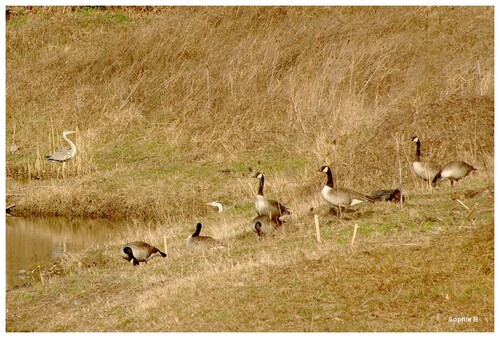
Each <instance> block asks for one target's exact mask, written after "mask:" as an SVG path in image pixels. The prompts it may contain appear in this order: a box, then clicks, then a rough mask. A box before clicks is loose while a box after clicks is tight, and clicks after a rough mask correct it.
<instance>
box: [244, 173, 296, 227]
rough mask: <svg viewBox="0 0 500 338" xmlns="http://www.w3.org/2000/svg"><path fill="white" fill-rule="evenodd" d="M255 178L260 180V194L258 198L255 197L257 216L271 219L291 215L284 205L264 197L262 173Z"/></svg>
mask: <svg viewBox="0 0 500 338" xmlns="http://www.w3.org/2000/svg"><path fill="white" fill-rule="evenodd" d="M253 177H254V178H258V179H259V192H258V193H257V196H255V210H256V211H257V214H258V215H259V216H269V217H271V218H279V217H281V216H283V215H290V214H291V212H290V210H289V209H288V208H287V207H285V206H284V205H283V204H281V203H279V202H277V201H275V200H269V199H267V198H265V197H264V175H263V174H262V173H256V174H255V176H253Z"/></svg>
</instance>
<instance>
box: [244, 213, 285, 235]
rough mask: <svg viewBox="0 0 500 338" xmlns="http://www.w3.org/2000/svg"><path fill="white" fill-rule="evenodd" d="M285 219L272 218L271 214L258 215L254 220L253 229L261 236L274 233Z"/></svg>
mask: <svg viewBox="0 0 500 338" xmlns="http://www.w3.org/2000/svg"><path fill="white" fill-rule="evenodd" d="M282 224H283V221H282V220H281V219H279V218H271V217H269V216H257V217H255V218H254V219H253V220H252V222H251V226H252V230H253V231H255V232H257V235H259V237H261V236H263V235H268V234H270V233H272V232H273V231H274V230H275V229H276V228H279V227H280V226H281V225H282Z"/></svg>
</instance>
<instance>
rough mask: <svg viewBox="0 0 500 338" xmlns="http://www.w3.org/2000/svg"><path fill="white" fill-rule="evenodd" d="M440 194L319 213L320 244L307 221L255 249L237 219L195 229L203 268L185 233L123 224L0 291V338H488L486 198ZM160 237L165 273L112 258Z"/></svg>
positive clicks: (156, 266) (490, 253) (484, 194)
mask: <svg viewBox="0 0 500 338" xmlns="http://www.w3.org/2000/svg"><path fill="white" fill-rule="evenodd" d="M472 184H473V185H475V186H480V185H482V184H484V182H483V181H480V180H477V178H476V179H474V182H472ZM446 191H447V189H446ZM446 191H438V192H433V193H431V194H428V193H422V194H415V195H412V196H410V197H409V199H408V201H407V203H406V204H405V206H404V208H403V209H400V208H399V206H397V205H395V204H392V203H383V204H376V205H373V206H364V207H361V208H359V209H358V211H356V212H352V213H349V214H347V215H345V217H343V218H337V217H335V216H331V215H329V214H327V213H324V212H320V213H319V219H320V228H321V238H322V243H321V244H319V243H317V242H316V238H315V231H314V225H313V219H312V214H307V213H304V214H303V215H302V216H300V217H292V218H289V219H288V222H287V223H286V224H285V225H284V227H283V228H282V229H281V230H280V231H278V232H277V233H276V234H275V235H274V236H272V237H269V238H265V239H263V240H261V241H258V240H257V238H256V235H255V234H253V233H252V232H251V230H250V226H249V219H251V217H253V216H252V215H250V214H241V213H240V212H238V211H237V210H233V211H229V212H228V213H227V214H222V215H219V214H212V215H210V216H207V217H205V218H204V219H203V222H204V225H205V226H204V230H203V232H204V234H205V235H211V236H214V237H216V238H219V239H222V240H223V241H225V242H226V244H227V249H225V250H222V251H217V252H208V253H205V254H192V253H190V252H187V251H186V250H185V248H184V239H185V237H186V236H187V235H188V234H189V233H191V232H192V231H193V230H194V224H193V223H191V224H189V222H179V223H175V222H169V223H165V224H157V225H156V226H153V227H151V224H149V225H141V224H140V223H138V224H134V225H131V227H130V228H129V229H124V230H123V232H122V233H121V234H118V235H117V236H116V238H115V240H113V241H110V242H109V243H107V244H105V245H103V246H101V247H95V248H92V249H89V250H88V251H86V252H82V253H75V254H69V255H67V256H65V257H62V258H61V259H60V260H58V261H57V262H56V263H54V264H53V265H50V266H45V267H42V268H41V269H35V270H34V271H33V272H32V273H31V275H30V277H29V278H32V279H31V282H30V284H31V286H29V287H23V288H18V289H14V290H10V291H8V292H7V321H6V324H7V330H8V331H174V332H178V331H240V332H241V331H316V332H317V331H342V332H344V331H493V327H494V313H493V302H494V297H493V295H494V293H493V292H494V291H493V290H494V289H493V276H494V262H493V257H494V249H493V246H494V232H493V230H494V229H493V228H494V226H493V216H494V212H493V208H492V205H493V194H492V193H491V191H490V190H488V189H486V190H481V192H479V193H478V194H476V195H475V196H474V197H468V198H467V197H463V196H461V198H462V200H461V202H463V203H464V204H465V205H466V206H467V207H468V208H469V209H473V212H472V214H471V213H470V210H467V209H466V208H465V207H464V206H462V205H461V204H460V202H458V201H456V200H452V199H450V198H449V196H448V195H447V194H446ZM461 192H467V190H461ZM468 196H471V194H469V195H468ZM474 205H476V206H474ZM486 206H488V207H486ZM354 224H358V225H359V229H358V233H357V236H356V239H355V242H354V245H352V246H351V239H352V234H353V228H354ZM163 236H165V237H166V238H167V246H168V254H169V257H168V258H167V259H160V258H156V259H154V260H152V261H150V262H149V263H148V264H145V265H141V266H140V267H138V268H135V267H133V266H132V265H131V264H130V263H128V262H126V261H124V260H123V259H122V258H121V257H119V255H118V251H119V248H120V246H121V245H123V243H125V242H126V241H129V240H130V239H131V238H133V239H140V240H146V241H148V242H150V243H153V244H155V245H157V246H158V247H160V248H163V240H162V238H163ZM41 308H43V309H44V310H43V311H40V310H37V309H41ZM56 313H57V315H54V314H56ZM457 317H470V318H474V317H477V319H478V320H477V321H473V322H471V323H456V322H453V319H454V318H457ZM450 318H452V321H450Z"/></svg>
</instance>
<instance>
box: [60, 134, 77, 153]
mask: <svg viewBox="0 0 500 338" xmlns="http://www.w3.org/2000/svg"><path fill="white" fill-rule="evenodd" d="M62 136H63V139H65V140H66V142H68V143H69V145H70V146H71V157H73V156H75V154H76V146H75V144H74V143H73V142H71V140H70V139H69V138H68V136H67V135H66V134H65V133H63V135H62Z"/></svg>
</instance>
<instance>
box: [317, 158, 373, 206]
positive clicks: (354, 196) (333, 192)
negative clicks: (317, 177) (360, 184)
mask: <svg viewBox="0 0 500 338" xmlns="http://www.w3.org/2000/svg"><path fill="white" fill-rule="evenodd" d="M320 171H321V172H324V173H325V174H326V176H327V182H326V184H325V185H324V187H323V189H322V190H321V196H323V199H324V200H325V201H327V202H328V203H330V204H332V205H333V206H337V207H341V208H348V207H351V206H354V205H357V204H360V203H366V202H371V203H373V198H371V197H370V196H367V195H365V194H361V193H359V192H356V191H353V190H350V189H345V188H339V187H334V184H333V175H332V171H331V169H330V167H328V166H322V167H321V169H320Z"/></svg>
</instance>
